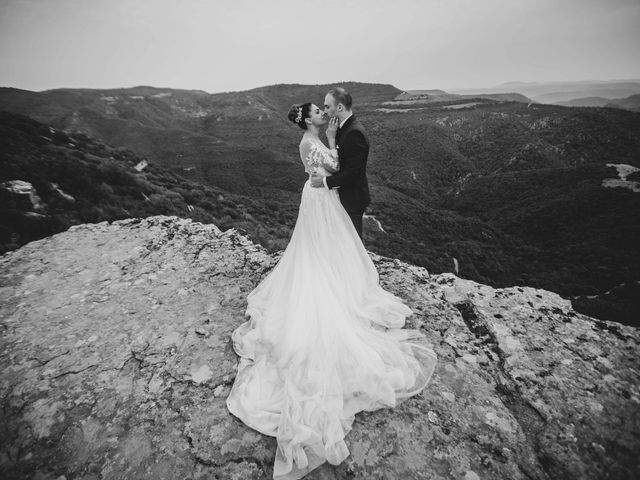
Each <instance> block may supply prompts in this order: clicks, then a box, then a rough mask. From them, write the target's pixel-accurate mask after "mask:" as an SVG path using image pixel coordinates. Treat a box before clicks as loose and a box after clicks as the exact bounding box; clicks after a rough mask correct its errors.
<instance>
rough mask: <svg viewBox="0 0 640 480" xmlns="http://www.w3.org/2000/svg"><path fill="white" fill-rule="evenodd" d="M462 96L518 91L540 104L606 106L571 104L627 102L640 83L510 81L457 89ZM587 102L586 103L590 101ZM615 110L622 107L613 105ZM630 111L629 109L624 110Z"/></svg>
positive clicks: (639, 89)
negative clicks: (591, 100) (590, 100)
mask: <svg viewBox="0 0 640 480" xmlns="http://www.w3.org/2000/svg"><path fill="white" fill-rule="evenodd" d="M454 92H455V93H458V94H467V95H470V94H471V95H474V94H476V95H477V94H481V93H485V94H491V93H501V92H517V93H519V94H521V95H525V96H527V97H530V98H531V99H532V100H533V101H535V102H538V103H554V104H559V105H567V106H599V107H602V106H605V105H606V104H601V105H600V104H598V105H593V104H583V103H574V104H571V103H570V102H572V101H576V100H578V99H589V98H593V97H598V98H604V99H609V100H612V101H613V100H623V99H626V98H627V97H630V96H633V95H638V94H640V80H638V79H632V80H608V81H602V80H598V81H595V80H592V81H578V82H575V81H566V82H509V83H503V84H501V85H497V86H495V87H490V88H485V89H467V90H455V91H454ZM586 101H587V100H585V102H586ZM612 103H613V104H614V105H612V107H616V106H618V104H617V103H616V102H612ZM622 103H623V102H622ZM620 108H626V107H623V106H622V107H620Z"/></svg>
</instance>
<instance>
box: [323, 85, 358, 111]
mask: <svg viewBox="0 0 640 480" xmlns="http://www.w3.org/2000/svg"><path fill="white" fill-rule="evenodd" d="M329 95H331V96H332V97H333V98H334V99H335V100H336V105H337V104H339V103H341V104H343V105H344V107H345V108H346V109H347V110H351V104H352V103H353V99H352V98H351V94H350V93H349V92H347V91H346V90H345V89H344V88H342V87H336V88H334V89H332V90H329Z"/></svg>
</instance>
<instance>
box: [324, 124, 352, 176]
mask: <svg viewBox="0 0 640 480" xmlns="http://www.w3.org/2000/svg"><path fill="white" fill-rule="evenodd" d="M352 116H353V113H350V114H349V116H348V117H347V118H345V119H344V120H342V121H341V122H340V125H339V126H338V128H342V127H343V125H344V124H345V123H346V122H347V120H349V119H350V118H351V117H352ZM336 147H337V145H336ZM322 184H323V185H324V186H325V188H329V187H328V185H327V177H322ZM336 188H340V187H336Z"/></svg>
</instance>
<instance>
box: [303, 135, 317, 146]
mask: <svg viewBox="0 0 640 480" xmlns="http://www.w3.org/2000/svg"><path fill="white" fill-rule="evenodd" d="M317 146H318V142H317V141H316V140H315V139H314V138H313V137H302V139H301V140H300V148H311V147H317Z"/></svg>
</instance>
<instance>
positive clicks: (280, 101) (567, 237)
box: [0, 84, 640, 321]
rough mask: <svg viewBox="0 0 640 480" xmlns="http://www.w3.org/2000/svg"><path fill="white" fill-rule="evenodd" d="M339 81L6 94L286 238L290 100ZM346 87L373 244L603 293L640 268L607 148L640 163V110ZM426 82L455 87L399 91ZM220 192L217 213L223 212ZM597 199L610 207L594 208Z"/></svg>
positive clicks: (293, 139)
mask: <svg viewBox="0 0 640 480" xmlns="http://www.w3.org/2000/svg"><path fill="white" fill-rule="evenodd" d="M330 87H331V86H330V85H324V86H318V85H315V86H305V85H274V86H271V87H262V88H259V89H254V90H249V91H246V92H228V93H219V94H214V95H210V94H207V93H205V92H200V91H186V90H170V89H154V88H152V87H138V88H137V89H117V90H94V91H92V90H63V91H49V92H41V93H36V92H25V91H19V90H15V89H2V90H0V108H6V109H9V110H11V111H13V112H14V113H22V114H25V115H29V116H31V117H33V118H37V119H41V121H44V120H43V119H49V120H47V122H48V123H51V124H52V126H53V128H55V129H56V130H58V131H65V132H67V133H66V134H67V135H69V136H73V137H74V138H75V136H76V135H79V134H80V133H83V134H85V135H89V136H91V137H92V138H95V141H97V142H100V143H102V144H105V145H113V146H114V147H120V148H126V149H129V150H131V153H132V154H134V155H136V156H137V158H138V157H139V158H145V159H147V160H148V161H149V162H150V164H151V165H153V166H154V168H162V169H163V171H164V172H166V173H167V174H169V173H172V174H175V175H176V177H175V178H179V177H180V178H184V179H185V180H184V181H185V182H197V183H201V184H203V185H206V186H207V187H208V188H211V189H214V191H219V192H220V193H219V194H220V195H222V196H223V197H224V198H231V197H229V196H231V195H234V196H236V197H237V198H238V199H239V200H238V202H241V203H242V204H243V207H242V208H241V209H240V212H242V213H235V215H237V218H235V219H234V218H232V217H231V211H232V208H231V205H227V206H226V208H227V209H228V211H229V213H228V214H229V216H230V217H231V220H233V222H235V221H238V222H239V223H240V222H242V221H245V220H246V222H247V226H241V228H245V229H246V230H250V229H251V228H254V231H255V232H257V231H261V232H262V233H260V234H259V235H260V236H261V237H262V238H263V239H264V240H259V239H258V240H257V241H261V242H263V243H265V244H267V245H269V244H270V245H272V246H276V245H278V244H279V242H280V244H282V243H283V242H284V243H285V244H286V241H287V239H288V237H287V233H288V232H290V230H289V229H290V228H291V227H292V225H293V222H294V221H295V212H296V211H297V206H298V204H299V192H300V188H301V185H302V183H303V182H304V180H305V174H304V172H303V170H302V168H301V166H300V160H299V158H298V155H297V150H298V149H297V145H298V142H299V139H300V135H301V133H302V132H301V131H300V130H299V129H297V128H296V127H295V126H293V125H292V124H291V123H290V122H288V121H287V119H286V112H287V110H288V108H289V106H290V105H291V104H292V103H294V102H299V101H305V100H312V101H317V102H322V100H323V97H324V93H325V92H326V90H328V89H329V88H330ZM348 87H349V88H350V89H351V91H352V92H353V93H354V102H355V112H356V115H357V116H358V117H359V118H360V120H361V121H362V123H363V124H364V125H365V127H366V128H367V130H368V132H369V137H370V140H371V144H372V150H371V156H370V163H369V169H368V171H369V179H370V184H371V190H372V196H373V203H372V205H371V208H370V211H369V214H370V215H373V216H374V219H372V220H371V222H370V224H369V225H368V226H367V227H366V228H367V234H366V235H367V237H366V238H367V246H368V247H369V248H371V249H372V250H374V251H377V252H379V253H381V254H383V255H387V256H392V257H398V258H401V259H402V260H405V261H410V262H412V263H415V264H417V265H420V266H425V267H427V268H428V269H430V270H431V271H434V272H443V271H451V270H452V269H453V265H454V259H455V260H457V262H458V265H459V269H460V270H459V274H460V275H461V276H463V277H466V278H471V279H474V280H476V281H481V282H483V283H489V284H492V285H495V286H509V285H530V286H536V287H541V288H545V289H549V290H553V291H556V292H558V293H561V294H562V295H566V296H582V295H589V296H593V295H596V294H604V292H606V291H609V290H610V289H611V288H614V287H616V286H617V285H619V284H622V283H626V282H635V281H637V280H638V279H640V265H639V264H638V261H637V260H636V259H638V258H640V255H638V252H636V250H634V249H635V248H636V247H635V246H634V245H635V239H637V238H638V231H637V229H638V223H639V222H640V220H638V219H637V218H635V217H633V216H630V215H629V212H634V211H639V210H640V206H639V205H638V203H637V202H638V198H639V195H640V194H637V193H634V192H632V191H630V190H625V189H621V188H618V189H615V188H604V187H603V186H602V183H603V181H604V180H605V179H607V178H611V177H615V175H616V173H615V171H613V172H612V169H611V168H610V167H607V166H606V164H607V163H613V164H628V165H632V166H636V167H640V159H639V158H638V155H637V152H638V151H640V136H639V134H638V132H640V115H639V114H638V113H634V112H629V111H625V110H616V109H610V108H605V109H591V108H567V107H562V106H557V105H543V104H536V103H530V102H520V101H503V100H500V98H501V97H500V96H498V97H497V98H495V99H491V98H482V96H481V95H480V96H473V95H469V96H464V97H460V96H455V95H452V96H451V97H449V98H442V96H443V95H448V94H447V92H442V91H421V92H402V91H401V90H399V89H397V88H395V87H393V86H389V85H373V84H350V85H349V86H348ZM510 90H511V91H513V90H512V89H510ZM412 95H413V96H414V97H415V96H420V95H432V96H433V95H436V96H437V95H440V96H441V98H440V99H439V101H421V102H419V103H409V104H403V103H401V102H405V101H408V102H415V101H416V98H413V99H412V98H411V96H412ZM491 95H492V96H494V94H491ZM417 100H420V98H417ZM424 100H430V99H429V98H428V97H425V98H424ZM527 100H528V99H527ZM9 136H11V135H9ZM114 147H109V148H114ZM20 155H21V154H20V152H19V151H18V153H16V159H17V158H19V157H20ZM31 165H32V166H31V167H30V168H33V169H36V168H37V167H36V166H35V165H36V164H31ZM178 176H179V177H178ZM194 184H195V183H194ZM189 188H190V189H192V188H195V187H189ZM63 190H64V191H66V189H64V188H63ZM240 199H242V200H240ZM594 199H597V201H596V200H594ZM211 203H212V205H213V206H214V207H213V208H214V210H212V211H211V213H210V214H211V215H214V216H219V214H218V213H216V212H217V208H218V207H216V206H215V202H211ZM594 205H596V206H597V205H600V207H598V208H605V210H606V212H605V213H601V214H598V215H593V212H595V211H596V209H595V208H596V207H594ZM542 206H544V208H541V207H542ZM597 211H600V210H597ZM244 212H246V214H247V215H250V216H251V217H252V219H249V217H247V218H246V219H245V216H246V215H245V213H244ZM252 212H259V213H257V214H256V215H254V214H253V213H252ZM281 212H282V213H281ZM160 213H162V212H160ZM266 218H268V219H269V220H268V221H267V220H264V219H266ZM263 220H264V222H265V224H264V225H262V224H263ZM233 222H231V221H229V219H227V223H224V222H223V223H224V224H225V225H231V224H233ZM252 222H254V223H252ZM377 222H380V226H381V227H382V228H380V227H379V226H378V223H377ZM618 224H620V225H622V226H618ZM251 225H254V227H251ZM260 225H262V227H260ZM260 228H262V230H260ZM287 228H289V229H287ZM285 232H286V233H285ZM598 245H602V246H601V247H598ZM634 285H635V283H634ZM638 298H640V295H638ZM623 303H624V302H623ZM623 303H618V304H616V306H615V308H613V307H611V306H607V307H606V308H605V307H603V308H601V309H600V310H601V311H603V312H604V313H598V314H597V315H600V316H601V317H603V318H609V319H620V318H623V319H627V320H624V321H631V320H628V319H630V318H632V317H633V314H632V313H630V312H631V310H629V308H634V307H629V306H628V305H627V306H623V307H620V305H623ZM624 305H626V304H624ZM584 308H587V307H584ZM616 309H617V310H616ZM586 313H589V314H592V313H591V312H586ZM607 315H608V317H607ZM614 317H615V318H614Z"/></svg>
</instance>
